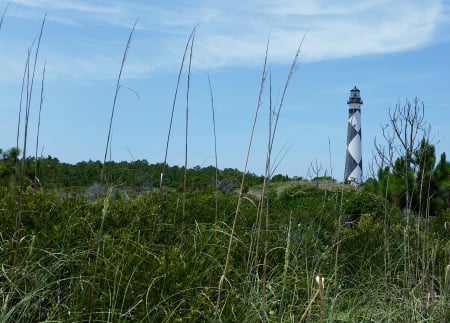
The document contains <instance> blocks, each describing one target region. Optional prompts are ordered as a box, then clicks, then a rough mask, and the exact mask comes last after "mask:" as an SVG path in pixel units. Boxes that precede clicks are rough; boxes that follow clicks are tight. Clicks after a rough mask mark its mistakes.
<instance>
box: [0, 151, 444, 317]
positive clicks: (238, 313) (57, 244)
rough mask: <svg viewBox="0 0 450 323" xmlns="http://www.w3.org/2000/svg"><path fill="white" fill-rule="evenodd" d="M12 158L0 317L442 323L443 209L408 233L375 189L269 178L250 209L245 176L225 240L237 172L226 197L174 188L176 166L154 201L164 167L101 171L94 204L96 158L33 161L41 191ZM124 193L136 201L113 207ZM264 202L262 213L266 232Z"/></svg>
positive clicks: (206, 179) (200, 185) (0, 221)
mask: <svg viewBox="0 0 450 323" xmlns="http://www.w3.org/2000/svg"><path fill="white" fill-rule="evenodd" d="M14 155H15V152H14V150H8V151H3V158H2V159H1V161H0V166H1V167H0V170H1V181H2V186H1V187H0V239H1V240H0V248H1V249H0V250H1V259H0V261H1V263H2V268H1V274H0V283H1V287H0V297H1V299H2V308H1V311H0V321H3V322H11V321H24V322H36V321H70V322H73V321H153V322H173V321H175V322H177V321H179V322H181V321H197V322H205V321H211V320H213V319H214V318H216V319H217V320H218V321H223V322H231V321H232V322H259V321H277V322H279V321H283V322H288V321H289V322H291V321H299V320H301V319H303V320H308V321H318V320H321V319H323V320H327V321H337V322H347V321H403V322H411V321H416V322H419V321H420V322H422V321H439V322H444V321H447V320H449V319H450V309H449V306H448V302H449V291H450V290H449V289H450V285H449V278H450V276H449V275H450V273H449V271H450V267H449V264H450V239H449V238H450V231H449V230H447V228H448V227H449V225H448V223H450V211H449V209H448V205H446V206H444V204H442V205H441V208H440V209H439V212H438V214H435V215H434V216H432V217H424V216H416V215H413V216H411V217H410V218H409V220H408V222H405V215H404V212H403V211H402V207H401V206H400V207H399V205H397V203H396V200H395V199H394V200H392V201H389V200H385V199H384V198H383V197H382V196H379V195H377V194H376V192H373V193H372V192H369V191H370V190H373V187H375V186H376V185H375V183H380V182H379V181H377V180H372V181H371V182H369V183H368V184H367V186H366V188H363V189H362V190H361V189H355V188H353V187H351V186H344V185H337V184H335V183H333V182H328V185H324V187H327V189H322V188H320V187H321V185H316V184H318V182H316V183H313V182H306V181H293V180H289V181H280V182H278V183H276V182H275V183H270V185H269V186H268V187H267V189H266V193H265V197H264V199H261V195H260V193H261V189H262V187H263V186H262V179H263V178H262V177H258V176H254V175H251V176H248V179H249V183H251V184H248V185H249V186H248V187H249V188H250V190H248V193H247V194H243V195H242V196H241V198H240V199H241V204H240V208H239V212H238V216H237V218H236V219H237V220H236V230H235V231H234V232H233V230H232V219H233V217H234V213H235V210H236V205H237V204H238V200H239V193H238V192H237V190H236V189H235V188H236V187H237V185H238V184H239V180H240V178H241V177H242V173H240V172H238V171H236V170H224V171H220V172H219V174H220V180H230V182H232V183H233V185H232V189H229V190H228V189H227V190H220V189H219V190H216V189H215V185H214V184H215V169H214V168H212V167H207V168H204V169H200V168H195V169H192V170H189V172H188V177H192V178H191V180H190V183H191V184H190V186H189V189H188V190H187V191H183V190H182V189H181V187H182V186H180V182H182V179H183V174H182V173H184V170H183V169H182V168H178V167H168V168H167V172H166V174H167V176H166V177H165V178H166V179H168V181H167V183H165V188H164V189H163V191H162V193H160V191H159V182H158V180H157V179H159V177H160V175H159V173H160V171H161V170H160V169H161V167H160V166H161V165H148V163H147V162H145V161H137V162H133V163H109V164H108V165H107V166H106V167H108V168H107V169H108V170H109V171H108V173H107V174H108V176H109V178H115V179H116V183H120V185H119V186H111V185H109V184H104V185H103V186H104V187H106V188H107V190H106V192H105V193H104V194H103V193H102V192H101V191H99V194H100V195H101V196H99V197H96V198H93V196H92V195H89V194H85V193H86V192H88V191H89V190H88V188H89V186H91V185H92V184H93V183H97V182H98V179H99V174H100V171H99V168H101V164H100V163H99V162H82V163H78V164H76V165H67V164H63V163H59V162H58V160H57V159H55V158H50V157H49V158H46V159H39V160H38V165H39V168H38V169H39V174H40V186H39V187H37V186H36V185H34V184H33V183H35V181H36V180H35V179H34V171H35V167H34V163H35V161H34V160H33V159H27V160H26V164H27V165H28V166H27V168H26V169H27V171H26V173H27V174H28V176H27V179H26V181H25V182H27V183H28V184H29V185H27V186H28V187H27V188H26V189H25V190H24V191H22V192H21V190H20V187H18V186H17V183H19V182H20V176H19V173H20V172H19V171H18V169H19V168H20V167H19V166H20V165H21V162H20V160H18V159H16V160H15V161H14V159H15V158H16V157H17V156H14ZM444 164H445V167H444V166H442V160H441V164H438V165H437V167H435V168H434V169H435V170H434V172H435V173H436V174H437V173H438V172H441V171H442V169H443V168H446V167H447V168H448V163H447V162H444ZM182 170H183V171H182ZM171 172H172V173H171ZM169 174H171V175H170V176H169ZM380 174H382V175H383V174H384V173H383V172H380ZM196 175H198V176H197V177H196ZM391 176H394V175H391ZM435 176H438V175H435ZM439 176H440V175H439ZM172 178H173V182H170V179H172ZM279 178H280V180H281V179H282V178H284V179H285V177H283V176H279ZM128 179H129V180H128ZM447 180H448V176H447ZM64 183H67V184H73V183H75V185H69V186H67V184H64ZM168 183H171V184H170V187H169V185H168ZM369 184H370V185H369ZM74 186H77V193H76V194H74V193H73V190H74ZM322 186H323V185H322ZM125 187H126V188H127V190H126V191H127V192H130V191H131V188H133V189H135V190H136V191H135V193H136V194H134V197H131V198H129V197H128V198H124V194H123V192H125V189H124V188H125ZM219 188H220V187H219ZM80 192H82V193H80ZM381 195H382V194H381ZM261 202H263V203H264V204H266V205H269V204H270V208H264V209H263V212H267V213H268V219H269V230H268V231H266V230H264V229H262V227H261V225H260V224H259V223H260V222H261V220H262V216H261V212H260V211H261V204H260V203H261ZM18 213H20V226H19V227H18V224H17V222H16V221H17V217H18ZM415 214H417V213H415ZM264 221H265V220H264ZM230 235H232V240H231V241H232V245H231V249H229V248H228V241H229V238H230ZM228 253H230V254H229V255H228ZM228 256H229V258H230V262H229V264H228V269H227V271H226V281H225V283H224V285H223V287H222V288H218V286H219V280H220V279H221V277H222V275H223V272H224V266H225V263H226V259H227V257H228ZM315 276H320V277H323V278H324V286H323V289H322V288H319V287H320V286H319V285H318V284H317V283H316V282H315V279H314V277H315ZM219 293H220V297H219ZM218 299H219V302H218Z"/></svg>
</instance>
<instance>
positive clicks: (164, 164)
mask: <svg viewBox="0 0 450 323" xmlns="http://www.w3.org/2000/svg"><path fill="white" fill-rule="evenodd" d="M195 29H196V27H194V28H193V29H192V31H191V34H190V35H189V38H188V40H187V42H186V47H185V48H184V52H183V58H182V59H181V66H180V69H179V70H178V78H177V86H176V87H175V94H174V96H173V101H172V112H171V114H170V122H169V131H168V133H167V140H166V149H165V152H164V162H163V165H162V169H161V176H160V180H159V200H160V202H161V194H162V186H163V179H164V173H165V171H166V167H167V155H168V152H169V142H170V135H171V133H172V124H173V116H174V113H175V105H176V102H177V97H178V88H179V86H180V82H181V74H182V72H183V68H184V62H185V60H186V55H187V53H188V49H189V44H190V43H191V41H192V38H193V37H194V33H195Z"/></svg>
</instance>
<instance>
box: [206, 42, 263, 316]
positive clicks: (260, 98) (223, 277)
mask: <svg viewBox="0 0 450 323" xmlns="http://www.w3.org/2000/svg"><path fill="white" fill-rule="evenodd" d="M268 52H269V40H267V44H266V53H265V57H264V66H263V71H262V76H261V83H260V88H259V96H258V103H257V105H256V111H255V116H254V119H253V125H252V130H251V133H250V141H249V144H248V148H247V155H246V157H245V166H244V170H243V172H242V179H241V185H240V188H239V193H238V200H237V203H236V211H235V212H234V217H233V224H232V226H231V233H230V238H229V240H228V247H227V253H226V257H225V264H224V266H223V271H222V275H221V276H220V279H219V285H218V291H217V301H216V309H215V320H217V319H219V318H220V304H221V296H222V289H223V284H224V282H225V281H226V280H227V273H228V267H229V265H230V260H231V250H232V247H233V240H234V235H235V231H236V222H237V217H238V215H239V211H240V209H241V203H242V197H243V193H244V182H245V175H246V173H247V170H248V161H249V158H250V151H251V148H252V143H253V137H254V133H255V127H256V122H257V120H258V114H259V110H260V107H261V105H262V102H263V92H264V84H265V81H266V67H267V57H268Z"/></svg>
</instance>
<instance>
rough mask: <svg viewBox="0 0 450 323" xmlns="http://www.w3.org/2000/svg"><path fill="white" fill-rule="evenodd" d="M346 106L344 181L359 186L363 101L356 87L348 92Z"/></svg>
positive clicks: (360, 181)
mask: <svg viewBox="0 0 450 323" xmlns="http://www.w3.org/2000/svg"><path fill="white" fill-rule="evenodd" d="M347 104H348V125H347V153H346V157H345V173H344V181H345V182H350V183H352V184H354V185H359V184H361V183H362V149H361V105H362V104H363V101H362V100H361V96H360V94H359V90H358V89H357V88H356V86H355V87H354V88H353V89H351V90H350V97H349V98H348V101H347Z"/></svg>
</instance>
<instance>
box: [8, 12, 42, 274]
mask: <svg viewBox="0 0 450 323" xmlns="http://www.w3.org/2000/svg"><path fill="white" fill-rule="evenodd" d="M45 18H46V17H45V16H44V19H43V20H42V25H41V30H40V33H39V38H38V42H37V46H36V51H35V55H34V63H33V71H32V73H31V80H30V64H29V62H30V59H29V58H30V53H31V50H28V58H27V66H26V67H25V70H26V74H27V77H26V89H27V96H26V106H25V124H24V136H23V137H24V138H23V147H22V162H21V167H20V189H19V201H18V204H19V205H18V208H17V214H16V219H15V226H14V234H15V235H16V239H15V240H16V252H15V254H14V262H13V264H14V265H15V264H16V260H17V256H18V252H19V243H20V234H19V233H20V232H19V231H20V226H21V223H22V207H23V192H24V184H25V160H26V156H27V155H26V154H27V139H28V121H29V117H30V110H31V98H32V94H33V85H34V76H35V73H36V65H37V59H38V55H39V48H40V45H41V39H42V34H43V31H44V25H45ZM33 43H34V42H33Z"/></svg>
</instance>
